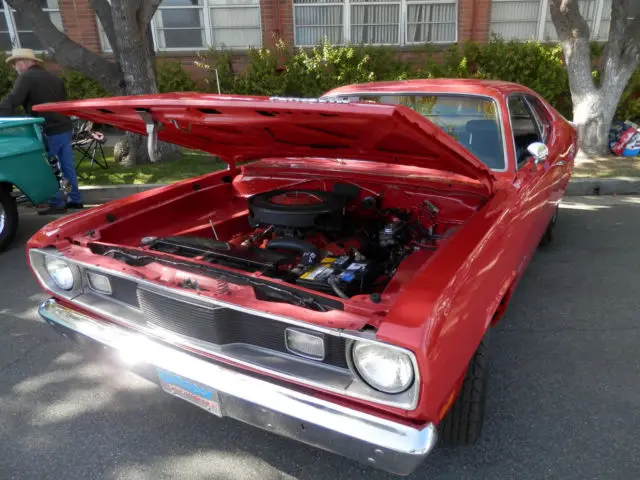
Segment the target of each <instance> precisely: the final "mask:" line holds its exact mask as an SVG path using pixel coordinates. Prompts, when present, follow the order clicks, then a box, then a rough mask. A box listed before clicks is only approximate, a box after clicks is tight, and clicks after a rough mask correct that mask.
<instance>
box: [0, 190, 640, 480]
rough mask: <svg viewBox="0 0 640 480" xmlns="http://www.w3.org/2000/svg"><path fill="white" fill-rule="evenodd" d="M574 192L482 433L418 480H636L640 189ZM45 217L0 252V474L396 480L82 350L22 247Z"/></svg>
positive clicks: (495, 344) (543, 259) (516, 304)
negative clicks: (178, 395) (639, 192)
mask: <svg viewBox="0 0 640 480" xmlns="http://www.w3.org/2000/svg"><path fill="white" fill-rule="evenodd" d="M568 200H569V201H567V202H565V203H564V204H563V208H562V210H561V215H560V218H559V222H558V226H557V231H556V238H555V241H554V243H553V244H552V245H551V246H550V248H547V249H543V250H540V251H539V252H538V254H537V255H536V256H535V258H534V259H533V261H532V263H531V265H530V267H529V269H528V271H527V273H526V274H525V276H524V278H523V280H522V282H521V284H520V286H519V288H518V290H517V292H516V294H515V297H514V298H513V301H512V302H511V304H510V306H509V309H508V312H507V315H506V317H505V318H504V320H503V321H502V323H501V324H500V326H499V327H498V328H497V330H496V332H495V334H494V335H493V338H492V344H491V357H492V364H491V380H490V389H489V392H490V393H489V401H488V406H487V419H486V424H485V430H484V434H483V437H482V439H481V441H480V442H479V443H478V444H477V445H475V446H473V447H470V448H465V449H459V450H448V449H445V448H437V449H436V450H435V452H434V453H433V454H432V456H431V457H429V458H428V459H427V460H426V461H425V463H424V465H423V466H422V467H421V468H420V470H418V471H417V472H416V473H415V474H414V475H412V476H411V477H410V478H413V479H456V480H460V479H491V480H498V479H510V480H511V479H519V480H521V479H547V478H548V479H554V480H555V479H580V480H585V479H606V480H617V479H632V478H637V476H638V472H640V456H639V455H638V451H640V439H639V438H640V437H639V435H638V431H640V413H639V412H640V382H639V381H638V378H639V376H640V355H639V354H638V345H640V330H639V327H638V326H639V324H640V322H639V319H638V313H639V312H640V308H639V307H640V295H638V286H639V285H640V269H639V268H638V265H639V263H640V255H639V253H638V251H639V246H640V240H639V239H640V221H639V220H638V219H639V218H640V198H638V197H617V198H615V197H613V198H612V197H608V198H607V197H601V198H583V197H580V198H578V197H572V198H570V199H568ZM45 221H46V220H45V219H43V218H40V217H37V216H36V215H34V214H33V213H30V212H27V213H25V215H24V216H23V218H22V228H21V232H20V237H19V239H18V242H17V243H16V246H15V247H14V248H13V249H12V250H11V251H9V252H7V253H5V254H2V255H0V452H2V454H1V455H0V478H3V479H10V478H16V479H20V480H22V479H36V478H37V479H40V478H46V479H72V478H73V479H75V478H78V479H90V478H100V479H139V478H145V479H146V478H148V479H154V480H155V479H161V478H172V479H174V478H175V479H183V478H184V479H190V480H192V479H204V478H208V479H223V480H236V479H243V480H246V479H261V480H270V479H281V478H296V479H327V480H334V479H367V480H379V479H389V478H394V477H392V476H390V475H387V474H385V473H383V472H380V471H377V470H374V469H371V468H369V467H367V466H363V465H360V464H357V463H355V462H352V461H350V460H345V459H343V458H341V457H339V456H337V455H333V454H329V453H325V452H321V451H318V450H316V449H313V448H310V447H307V446H304V445H300V444H298V443H295V442H293V441H289V440H286V439H282V438H280V437H277V436H275V435H272V434H270V433H267V432H262V431H260V430H257V429H254V428H252V427H249V426H245V425H243V424H241V423H239V422H235V421H232V420H229V419H217V418H214V417H212V416H210V415H208V414H207V413H205V412H204V411H201V410H199V409H198V408H196V407H193V406H191V405H190V404H186V403H184V402H181V401H179V400H174V399H173V398H170V397H168V396H166V395H164V394H162V393H161V392H160V391H159V390H158V388H157V387H155V385H153V384H150V383H148V382H147V381H145V380H142V379H140V378H138V377H135V376H134V375H133V374H130V373H128V372H126V371H125V370H123V369H120V368H118V367H117V366H116V365H115V364H113V363H110V362H107V361H104V359H100V358H96V357H89V356H82V355H80V354H79V353H78V351H77V350H76V349H75V348H74V347H73V346H72V345H71V344H70V343H67V341H66V340H65V339H63V338H60V337H58V336H57V335H56V334H54V333H52V332H51V331H50V329H49V327H47V326H46V325H45V324H44V323H43V322H41V321H40V320H39V319H38V317H37V314H36V306H37V304H38V302H39V301H40V300H42V299H43V298H44V297H43V295H42V294H41V293H39V289H38V287H37V285H36V282H35V280H34V279H33V278H32V276H31V275H30V273H29V272H28V270H27V268H26V265H25V257H24V242H25V241H26V239H27V238H28V236H29V235H30V234H32V233H33V232H35V231H36V229H37V228H39V227H40V226H42V225H43V224H44V223H45ZM396 478H397V477H396Z"/></svg>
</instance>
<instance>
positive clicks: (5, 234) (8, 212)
mask: <svg viewBox="0 0 640 480" xmlns="http://www.w3.org/2000/svg"><path fill="white" fill-rule="evenodd" d="M17 231H18V205H17V204H16V199H15V198H13V197H12V196H11V188H9V187H6V186H4V185H0V252H2V251H4V250H6V249H7V248H8V247H9V245H10V244H11V242H13V239H14V238H15V237H16V233H17Z"/></svg>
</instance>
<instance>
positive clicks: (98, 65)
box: [7, 0, 122, 94]
mask: <svg viewBox="0 0 640 480" xmlns="http://www.w3.org/2000/svg"><path fill="white" fill-rule="evenodd" d="M7 3H8V4H9V5H10V6H11V7H13V8H14V9H15V10H17V11H19V12H20V13H21V14H23V15H24V17H25V18H26V19H27V20H28V21H29V22H30V23H31V26H32V27H33V31H34V33H35V35H36V37H37V38H38V40H39V41H40V43H42V45H43V46H46V50H47V51H48V52H49V53H50V54H52V55H53V57H54V58H55V59H56V60H57V61H58V63H60V64H61V65H62V66H64V67H68V68H71V69H73V70H77V71H79V72H82V73H84V74H85V75H87V76H88V77H90V78H93V79H94V80H96V81H97V82H99V83H100V84H101V85H102V86H103V87H104V88H105V89H106V90H107V91H108V92H109V93H111V94H118V93H120V92H121V91H122V90H121V89H122V86H121V82H120V80H121V78H122V72H121V71H120V67H119V66H118V65H117V64H115V63H113V62H110V61H108V60H107V59H105V58H103V57H102V56H100V55H98V54H96V53H93V52H91V51H89V50H87V49H86V48H84V47H82V46H80V45H79V44H77V43H76V42H74V41H72V40H71V39H70V38H69V37H67V36H66V35H65V34H64V33H62V32H61V31H60V30H58V28H57V27H56V26H55V25H54V24H53V22H52V21H51V19H50V18H49V15H47V13H45V12H43V11H42V8H41V7H40V5H39V2H36V1H35V0H7Z"/></svg>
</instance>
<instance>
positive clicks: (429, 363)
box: [377, 191, 514, 421]
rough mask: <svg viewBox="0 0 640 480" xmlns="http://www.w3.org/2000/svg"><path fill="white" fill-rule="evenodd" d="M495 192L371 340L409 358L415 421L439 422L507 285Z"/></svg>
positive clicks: (502, 223) (503, 196)
mask: <svg viewBox="0 0 640 480" xmlns="http://www.w3.org/2000/svg"><path fill="white" fill-rule="evenodd" d="M507 195H508V194H507V192H504V191H499V192H498V193H497V194H496V195H495V196H494V197H493V198H492V199H491V200H490V201H489V202H488V203H487V204H486V205H485V206H484V207H483V208H482V209H481V210H480V211H479V212H477V213H476V214H475V215H474V216H473V217H472V218H471V219H469V220H468V221H467V223H466V224H465V225H464V226H463V227H462V228H460V229H459V230H458V232H457V233H456V234H455V235H454V236H453V237H452V238H451V239H450V240H449V242H448V243H447V244H445V245H443V246H442V247H441V248H440V249H439V250H438V252H436V254H435V255H434V256H433V257H432V259H431V260H430V261H429V263H428V264H427V265H426V267H425V268H423V270H422V271H421V272H420V274H419V275H417V276H416V278H414V279H413V280H412V282H411V283H410V284H409V285H407V287H406V288H405V291H404V292H403V293H402V294H401V295H400V296H399V298H398V300H397V301H396V304H395V305H394V306H393V307H392V309H391V310H390V312H389V314H388V316H387V318H386V319H385V321H384V322H383V323H382V325H381V327H380V329H379V330H378V335H377V336H378V338H380V339H381V340H384V341H388V342H391V343H394V344H399V345H401V346H404V347H406V348H409V349H411V350H413V351H414V352H416V357H417V358H418V363H419V365H420V375H421V379H422V380H421V381H422V385H421V390H420V403H419V407H418V410H417V411H416V415H419V416H420V417H421V418H426V419H429V420H430V421H438V420H439V417H440V410H441V409H442V406H443V405H444V404H445V403H446V402H447V399H448V398H450V397H451V394H452V391H455V389H456V387H457V386H458V385H459V383H460V378H461V377H462V376H463V375H464V372H465V371H466V369H467V366H468V363H469V360H470V359H471V357H472V356H473V353H474V352H475V350H476V349H477V347H478V345H479V344H480V341H481V340H482V337H483V336H484V334H485V332H486V330H487V328H489V327H490V324H491V320H492V318H493V316H494V313H495V312H496V310H497V309H498V308H499V305H500V301H501V299H502V298H503V297H504V294H505V293H506V292H507V291H508V288H509V284H510V282H511V281H512V279H513V271H514V269H512V268H511V263H512V262H511V258H512V256H511V255H510V254H509V252H508V251H507V250H506V249H505V247H504V242H501V241H499V239H500V238H502V237H503V235H505V230H506V228H507V227H508V222H507V221H506V216H507V214H508V210H507V209H506V205H507V202H506V200H507Z"/></svg>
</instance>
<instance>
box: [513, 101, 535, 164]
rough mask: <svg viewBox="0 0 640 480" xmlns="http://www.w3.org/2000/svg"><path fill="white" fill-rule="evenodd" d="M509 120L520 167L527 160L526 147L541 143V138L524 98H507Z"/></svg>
mask: <svg viewBox="0 0 640 480" xmlns="http://www.w3.org/2000/svg"><path fill="white" fill-rule="evenodd" d="M508 104H509V120H510V121H511V129H512V130H513V141H514V144H515V149H516V163H517V166H518V168H519V167H521V166H522V165H523V164H524V163H525V161H526V160H527V158H528V155H529V154H528V152H527V147H528V146H529V145H531V144H532V143H533V142H541V141H542V136H541V134H540V129H539V125H538V122H537V121H536V118H535V117H534V115H533V113H532V112H531V110H530V109H529V106H528V105H527V103H526V101H525V99H524V97H522V96H521V95H512V96H510V97H509V102H508Z"/></svg>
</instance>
